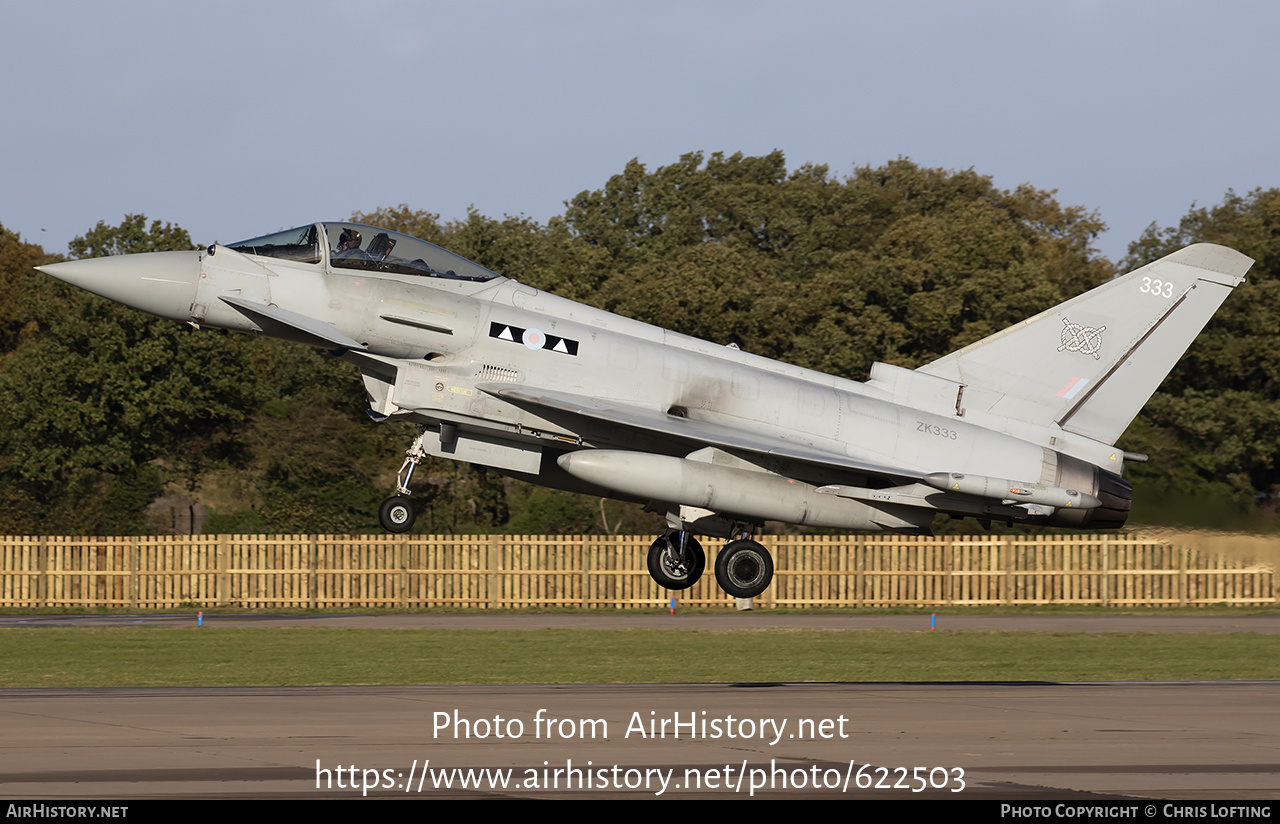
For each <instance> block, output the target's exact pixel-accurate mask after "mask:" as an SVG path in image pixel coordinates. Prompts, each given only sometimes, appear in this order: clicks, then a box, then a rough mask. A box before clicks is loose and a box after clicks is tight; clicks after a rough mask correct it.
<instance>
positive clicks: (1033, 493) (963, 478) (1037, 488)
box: [924, 472, 1102, 509]
mask: <svg viewBox="0 0 1280 824" xmlns="http://www.w3.org/2000/svg"><path fill="white" fill-rule="evenodd" d="M924 482H925V483H927V484H928V485H929V486H932V487H933V488H935V489H941V490H944V491H946V492H961V493H963V494H965V495H977V496H978V497H979V498H992V499H995V500H998V501H1000V502H1001V503H1027V504H1044V505H1045V506H1052V507H1057V508H1062V507H1071V508H1073V509H1094V508H1095V507H1099V506H1102V501H1100V500H1098V499H1097V498H1095V497H1093V496H1092V495H1086V494H1085V493H1083V492H1079V491H1077V490H1074V489H1063V488H1062V487H1060V486H1043V485H1041V484H1031V483H1026V482H1025V481H1009V480H1004V479H1002V478H989V477H987V476H985V475H964V474H961V473H959V472H931V473H929V474H928V475H925V476H924Z"/></svg>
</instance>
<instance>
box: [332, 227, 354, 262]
mask: <svg viewBox="0 0 1280 824" xmlns="http://www.w3.org/2000/svg"><path fill="white" fill-rule="evenodd" d="M360 242H361V238H360V233H359V232H357V231H356V230H355V229H352V228H351V227H350V226H348V227H346V228H345V229H343V230H342V234H341V235H339V236H338V248H337V249H334V250H333V252H334V256H335V257H358V256H359V253H360Z"/></svg>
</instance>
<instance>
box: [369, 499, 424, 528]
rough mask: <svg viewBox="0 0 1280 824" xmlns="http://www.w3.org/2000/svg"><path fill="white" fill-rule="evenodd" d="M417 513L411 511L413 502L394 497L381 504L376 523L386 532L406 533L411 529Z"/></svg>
mask: <svg viewBox="0 0 1280 824" xmlns="http://www.w3.org/2000/svg"><path fill="white" fill-rule="evenodd" d="M417 517H418V513H416V512H414V511H413V501H410V500H409V499H408V498H406V497H404V496H403V495H394V496H392V497H390V498H387V499H386V500H385V501H383V502H382V506H381V507H380V508H379V509H378V521H379V522H381V524H382V528H383V529H385V530H386V531H387V532H408V531H409V530H410V529H412V528H413V522H414V519H416V518H417Z"/></svg>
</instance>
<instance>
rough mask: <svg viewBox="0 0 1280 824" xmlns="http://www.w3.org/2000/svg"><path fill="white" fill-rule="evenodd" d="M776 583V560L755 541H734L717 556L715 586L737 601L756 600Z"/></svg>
mask: <svg viewBox="0 0 1280 824" xmlns="http://www.w3.org/2000/svg"><path fill="white" fill-rule="evenodd" d="M772 581H773V558H772V557H770V555H769V550H767V549H765V548H764V547H763V546H762V545H760V544H759V543H757V542H755V541H747V540H743V541H732V542H730V543H728V544H726V545H725V548H724V549H722V550H720V554H719V555H717V556H716V583H718V584H720V588H721V589H723V590H724V591H725V592H727V593H729V594H730V595H732V596H733V597H735V598H754V597H756V596H757V595H759V594H760V593H762V592H764V591H765V590H766V589H768V588H769V584H770V582H772Z"/></svg>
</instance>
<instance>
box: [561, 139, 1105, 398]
mask: <svg viewBox="0 0 1280 824" xmlns="http://www.w3.org/2000/svg"><path fill="white" fill-rule="evenodd" d="M565 222H566V223H567V224H568V226H569V227H570V229H571V230H572V232H573V238H574V239H575V240H576V241H578V242H579V243H582V244H586V246H587V247H588V249H589V250H592V251H594V252H595V256H594V257H592V256H590V255H587V254H580V255H578V256H577V257H576V258H575V259H576V260H578V261H580V262H585V263H588V264H590V265H594V266H596V267H598V269H599V270H600V272H599V273H598V274H596V275H595V276H594V277H593V276H591V275H590V274H588V275H586V276H584V277H582V278H580V280H583V281H586V282H591V281H592V280H594V281H596V282H598V284H599V285H598V287H597V288H596V289H595V291H594V293H593V294H591V295H587V296H585V299H586V300H588V302H592V303H594V304H595V305H598V306H601V307H603V308H606V309H609V310H611V311H618V312H621V313H623V314H627V315H630V316H632V317H635V318H637V319H640V320H644V321H646V322H648V323H653V324H656V325H661V326H665V327H668V328H674V329H676V330H677V331H681V332H686V333H688V334H691V335H695V336H698V337H704V338H707V339H710V340H713V341H717V342H720V343H729V342H738V343H740V345H742V346H743V348H745V349H748V350H750V351H752V352H756V353H758V354H762V355H766V356H768V357H773V358H778V359H781V360H786V361H789V362H792V363H798V364H800V365H802V366H808V367H811V368H815V369H821V370H823V371H829V372H835V373H838V374H842V375H847V376H850V377H856V378H861V377H864V376H865V374H866V373H867V371H868V370H869V368H870V366H871V362H872V361H874V360H886V361H888V362H891V363H896V364H899V365H903V366H912V367H914V366H918V365H921V364H923V363H926V362H928V361H930V360H933V359H935V358H937V357H940V356H942V355H943V354H946V353H947V352H950V351H952V350H954V349H957V348H959V347H960V346H963V345H965V344H968V343H971V342H973V341H975V340H978V339H980V338H982V337H984V336H986V335H988V334H990V333H992V332H995V331H998V330H999V329H1002V328H1004V327H1006V326H1008V325H1010V324H1012V323H1016V322H1017V321H1019V320H1022V319H1023V318H1026V317H1029V316H1030V315H1032V314H1034V313H1036V312H1038V311H1040V310H1042V309H1044V308H1046V307H1048V306H1051V305H1053V304H1054V303H1057V302H1060V301H1062V300H1065V299H1066V298H1067V297H1070V296H1072V295H1074V294H1076V293H1078V292H1080V291H1083V290H1084V289H1087V288H1090V287H1092V286H1095V285H1097V284H1099V283H1101V282H1102V281H1103V280H1105V279H1106V278H1107V277H1109V276H1111V274H1112V270H1111V267H1110V265H1109V264H1108V263H1107V262H1106V261H1105V260H1104V259H1101V258H1099V257H1098V256H1097V254H1096V252H1095V251H1094V250H1093V249H1092V248H1091V246H1090V244H1091V242H1092V241H1093V239H1094V238H1095V237H1096V236H1097V234H1098V232H1100V231H1101V230H1102V229H1103V228H1105V227H1104V226H1103V224H1102V223H1101V221H1099V220H1098V219H1097V217H1096V216H1095V215H1093V214H1091V213H1086V212H1085V211H1084V210H1082V209H1080V208H1078V207H1077V208H1063V207H1061V206H1059V205H1058V204H1057V202H1056V201H1054V199H1053V195H1052V193H1047V192H1041V191H1039V190H1036V189H1034V188H1032V187H1030V186H1023V187H1020V188H1018V189H1017V190H1015V191H1013V192H1005V191H1001V190H999V189H996V188H995V187H994V186H993V185H992V184H991V181H990V179H989V178H986V177H983V176H981V175H977V174H975V173H973V172H971V171H966V172H948V171H945V170H941V169H924V168H920V167H918V166H916V165H915V164H913V163H911V162H910V161H908V160H897V161H894V162H892V163H889V164H887V165H886V166H884V167H882V168H879V169H872V168H870V167H865V168H862V169H859V170H857V171H856V172H855V174H854V175H853V176H852V177H850V178H849V179H848V180H845V181H839V180H836V179H833V178H832V177H831V176H830V174H829V173H828V172H827V170H826V168H825V167H820V166H805V167H802V168H800V169H798V170H796V171H795V172H793V173H792V174H790V175H788V174H787V173H786V169H785V164H784V162H783V158H782V154H781V153H780V152H774V153H772V154H770V155H768V156H766V157H761V158H751V157H743V156H742V155H740V154H735V155H733V156H731V157H725V156H724V155H722V154H719V153H717V154H713V155H711V156H710V157H709V158H707V159H706V162H705V163H704V162H703V156H702V155H701V154H699V153H694V154H689V155H685V156H684V157H682V158H681V159H680V162H679V163H677V164H674V165H672V166H666V167H662V168H659V169H658V170H656V171H654V172H652V173H649V172H647V171H646V170H645V168H644V166H643V165H642V164H640V163H638V162H637V161H632V162H631V163H629V164H627V167H626V169H625V170H624V172H623V173H622V174H621V175H616V176H614V177H613V178H611V179H610V180H609V182H608V184H607V185H606V186H605V188H604V189H601V190H598V191H595V192H583V193H581V194H579V195H578V196H577V197H575V198H574V199H573V201H572V202H571V203H570V204H569V208H568V210H567V212H566V215H565Z"/></svg>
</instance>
